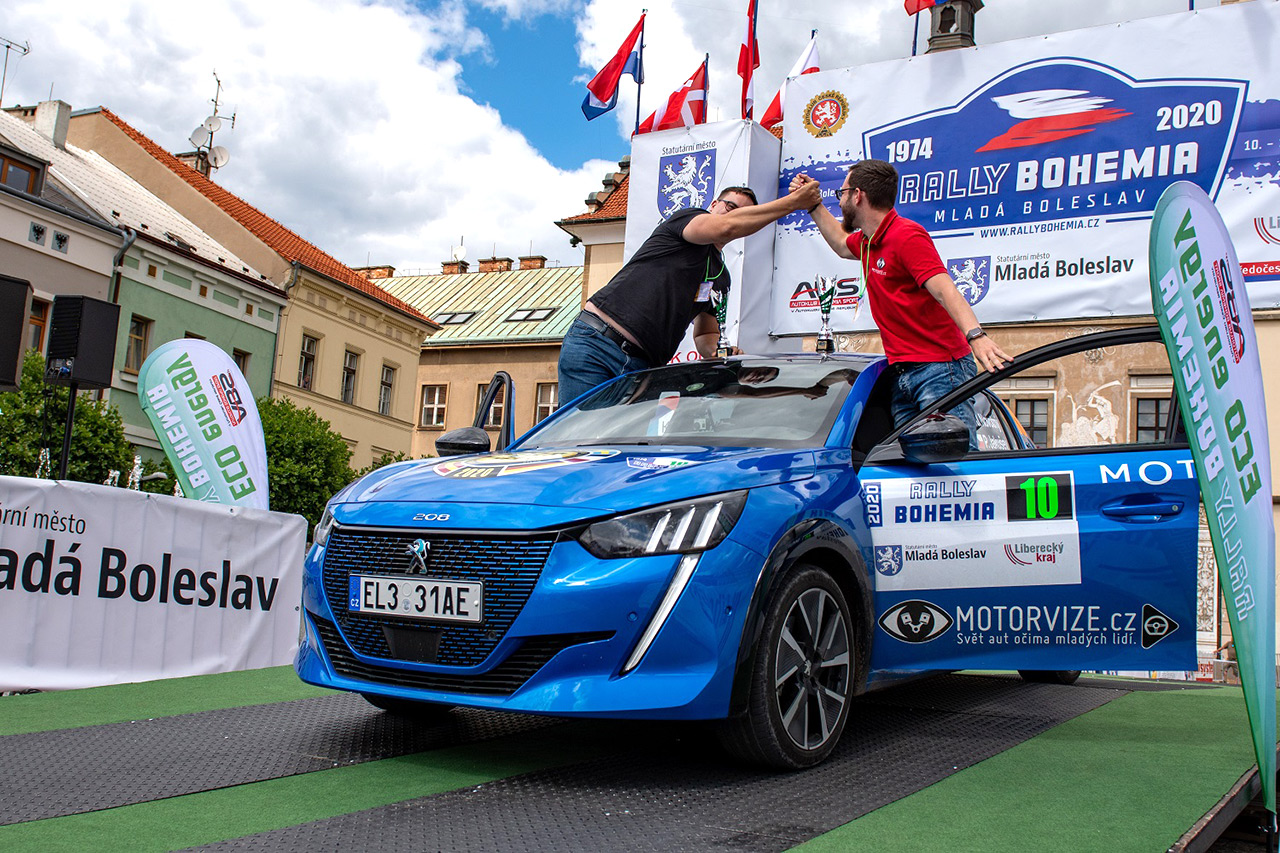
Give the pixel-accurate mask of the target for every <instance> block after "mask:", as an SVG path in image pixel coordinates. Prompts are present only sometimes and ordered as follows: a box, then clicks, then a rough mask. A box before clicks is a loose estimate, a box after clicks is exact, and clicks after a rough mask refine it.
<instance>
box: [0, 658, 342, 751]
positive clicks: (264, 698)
mask: <svg viewBox="0 0 1280 853" xmlns="http://www.w3.org/2000/svg"><path fill="white" fill-rule="evenodd" d="M331 695H333V691H332V690H322V689H320V688H319V687H312V686H310V685H309V684H303V683H302V682H301V681H299V680H298V676H297V675H295V674H294V672H293V667H291V666H274V667H270V668H269V669H251V670H246V671H244V672H222V673H218V674H216V675H193V676H191V677H190V678H167V679H164V680H163V681H144V682H139V683H136V684H113V685H111V686H109V687H91V688H88V689H85V690H67V691H57V692H48V693H30V694H23V695H18V696H3V697H0V735H20V734H27V733H29V732H48V731H53V730H55V729H70V728H76V727H79V726H100V725H104V724H106V723H124V722H128V721H130V720H149V719H152V718H155V717H174V716H177V715H179V714H193V713H195V712H197V711H213V710H217V709H219V708H241V707H244V706H246V705H266V704H269V703H271V702H287V701H288V700H290V699H306V698H307V697H310V696H331Z"/></svg>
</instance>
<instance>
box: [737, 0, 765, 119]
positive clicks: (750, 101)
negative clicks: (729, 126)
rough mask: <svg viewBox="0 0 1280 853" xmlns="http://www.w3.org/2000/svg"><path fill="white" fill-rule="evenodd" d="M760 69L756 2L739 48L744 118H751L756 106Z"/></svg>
mask: <svg viewBox="0 0 1280 853" xmlns="http://www.w3.org/2000/svg"><path fill="white" fill-rule="evenodd" d="M759 67H760V45H759V44H757V43H756V0H751V3H750V5H748V6H747V32H746V34H745V35H744V36H743V37H742V46H741V47H740V48H738V76H739V77H741V78H742V117H743V118H751V110H752V108H753V107H754V106H755V100H756V98H755V70H756V69H757V68H759Z"/></svg>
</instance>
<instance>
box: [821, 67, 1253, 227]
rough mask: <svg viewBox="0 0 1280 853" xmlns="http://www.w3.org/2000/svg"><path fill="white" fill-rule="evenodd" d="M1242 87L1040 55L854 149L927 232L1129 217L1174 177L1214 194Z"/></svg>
mask: <svg viewBox="0 0 1280 853" xmlns="http://www.w3.org/2000/svg"><path fill="white" fill-rule="evenodd" d="M1246 86H1247V84H1246V83H1245V82H1243V81H1239V80H1209V79H1201V80H1188V79H1183V80H1135V79H1133V78H1132V77H1129V76H1128V75H1126V74H1123V73H1122V72H1120V71H1117V70H1116V69H1114V68H1109V67H1107V66H1105V65H1101V64H1099V63H1095V62H1089V61H1086V60H1083V59H1049V60H1039V61H1036V62H1031V63H1028V64H1026V65H1022V66H1020V67H1018V68H1014V69H1011V70H1009V71H1007V72H1005V73H1004V74H1002V75H1001V76H999V77H996V78H995V79H993V80H991V81H989V82H988V83H986V84H984V85H983V86H980V87H979V88H978V89H977V90H975V91H974V92H973V93H972V94H971V95H969V96H968V97H966V98H965V99H963V100H962V101H961V102H960V103H958V104H957V105H956V106H954V107H948V108H946V109H941V110H936V111H933V112H930V113H925V114H923V115H918V116H913V117H911V118H907V119H903V120H901V121H897V122H894V123H892V124H888V125H884V126H882V127H877V128H873V129H871V130H868V131H867V132H866V133H865V134H864V135H863V150H864V151H866V156H868V157H877V158H881V159H884V160H888V161H889V162H890V163H893V164H894V165H895V166H896V167H897V169H898V173H899V175H900V176H901V177H900V183H899V193H898V205H897V207H898V211H899V212H900V213H901V214H902V215H903V216H906V217H908V218H911V219H914V220H916V221H917V222H920V223H921V224H922V225H924V226H925V227H926V228H928V229H929V230H930V231H931V232H934V233H937V232H939V231H945V230H947V229H948V228H968V227H972V226H973V225H975V224H979V225H983V226H997V225H1013V226H1016V225H1017V224H1020V223H1029V222H1044V221H1054V220H1066V219H1073V220H1080V219H1083V218H1107V217H1120V216H1133V215H1134V214H1144V213H1150V212H1151V211H1153V210H1155V206H1156V200H1157V199H1158V198H1159V197H1160V193H1162V192H1164V190H1165V188H1166V187H1168V186H1169V185H1170V184H1172V183H1173V182H1174V181H1178V180H1184V181H1191V182H1192V183H1195V184H1197V185H1198V186H1200V187H1201V188H1202V189H1204V190H1205V191H1206V192H1207V193H1209V194H1210V195H1213V194H1214V193H1215V192H1216V190H1217V187H1218V185H1219V183H1220V182H1221V180H1222V177H1223V174H1224V173H1225V171H1226V167H1227V162H1228V159H1229V158H1230V155H1231V141H1232V139H1233V138H1234V137H1235V128H1236V125H1237V123H1238V122H1239V118H1240V112H1241V110H1242V109H1243V106H1244V96H1245V91H1246ZM824 94H825V93H824ZM807 121H808V119H806V122H807ZM806 126H807V125H806ZM810 132H813V131H810ZM815 135H817V134H816V133H815ZM1010 233H1018V232H1016V231H1011V232H1010Z"/></svg>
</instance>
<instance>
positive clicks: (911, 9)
mask: <svg viewBox="0 0 1280 853" xmlns="http://www.w3.org/2000/svg"><path fill="white" fill-rule="evenodd" d="M902 5H903V8H905V9H906V10H907V14H908V15H914V14H916V13H918V12H923V11H924V10H925V9H932V8H933V7H934V6H937V5H938V0H903V4H902Z"/></svg>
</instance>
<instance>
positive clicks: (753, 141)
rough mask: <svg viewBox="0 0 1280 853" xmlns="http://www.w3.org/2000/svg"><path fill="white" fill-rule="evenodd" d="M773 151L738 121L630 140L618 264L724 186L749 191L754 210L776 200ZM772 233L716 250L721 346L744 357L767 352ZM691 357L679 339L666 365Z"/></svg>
mask: <svg viewBox="0 0 1280 853" xmlns="http://www.w3.org/2000/svg"><path fill="white" fill-rule="evenodd" d="M778 151H779V143H778V139H777V137H775V136H774V135H773V134H772V133H770V132H769V131H767V130H765V129H764V128H762V127H760V125H758V124H755V123H753V122H749V121H742V120H732V121H722V122H716V123H715V124H698V125H693V126H691V127H681V128H676V129H673V130H665V131H660V132H657V133H644V134H640V135H639V136H636V137H634V138H633V139H632V142H631V177H630V184H629V189H628V192H627V227H626V243H625V246H624V248H623V261H624V262H626V261H628V260H630V259H631V256H632V255H634V254H635V252H636V250H637V249H639V248H640V246H641V244H642V243H644V241H645V240H647V239H648V238H649V235H650V234H652V233H653V229H654V228H656V227H657V226H658V223H659V222H662V221H663V220H664V219H667V218H669V217H670V216H671V215H672V214H673V213H675V212H676V211H679V210H686V209H689V208H694V207H701V208H703V209H706V208H708V207H710V206H711V202H713V201H715V198H716V196H717V195H719V194H720V192H721V190H723V189H724V188H725V187H742V186H746V187H751V189H752V190H754V191H755V193H756V197H757V199H758V200H759V201H760V202H761V203H763V202H767V201H772V200H773V199H775V198H777V192H778ZM784 192H785V190H784ZM775 227H776V226H774V225H770V226H768V227H767V228H763V229H761V230H760V231H758V232H756V233H755V234H752V235H751V236H749V237H745V238H743V239H741V240H734V241H732V242H730V243H729V244H728V245H727V246H725V248H724V261H725V265H726V266H728V268H729V274H730V275H731V276H732V277H733V287H732V288H731V289H730V291H729V305H728V308H727V310H726V312H725V314H726V323H725V325H726V326H727V327H728V328H727V331H728V336H729V340H730V341H731V342H732V343H734V344H735V345H737V346H739V347H741V348H742V349H744V350H746V351H748V352H766V351H768V348H769V347H768V331H769V329H768V316H769V290H770V281H771V280H772V277H773V245H774V239H773V229H774V228H775ZM697 358H698V353H697V351H696V350H695V349H694V348H693V340H692V338H691V337H690V336H689V335H686V336H685V341H684V344H683V345H682V346H681V347H680V349H679V350H678V351H677V352H676V355H675V358H674V359H673V361H689V360H696V359H697Z"/></svg>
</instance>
